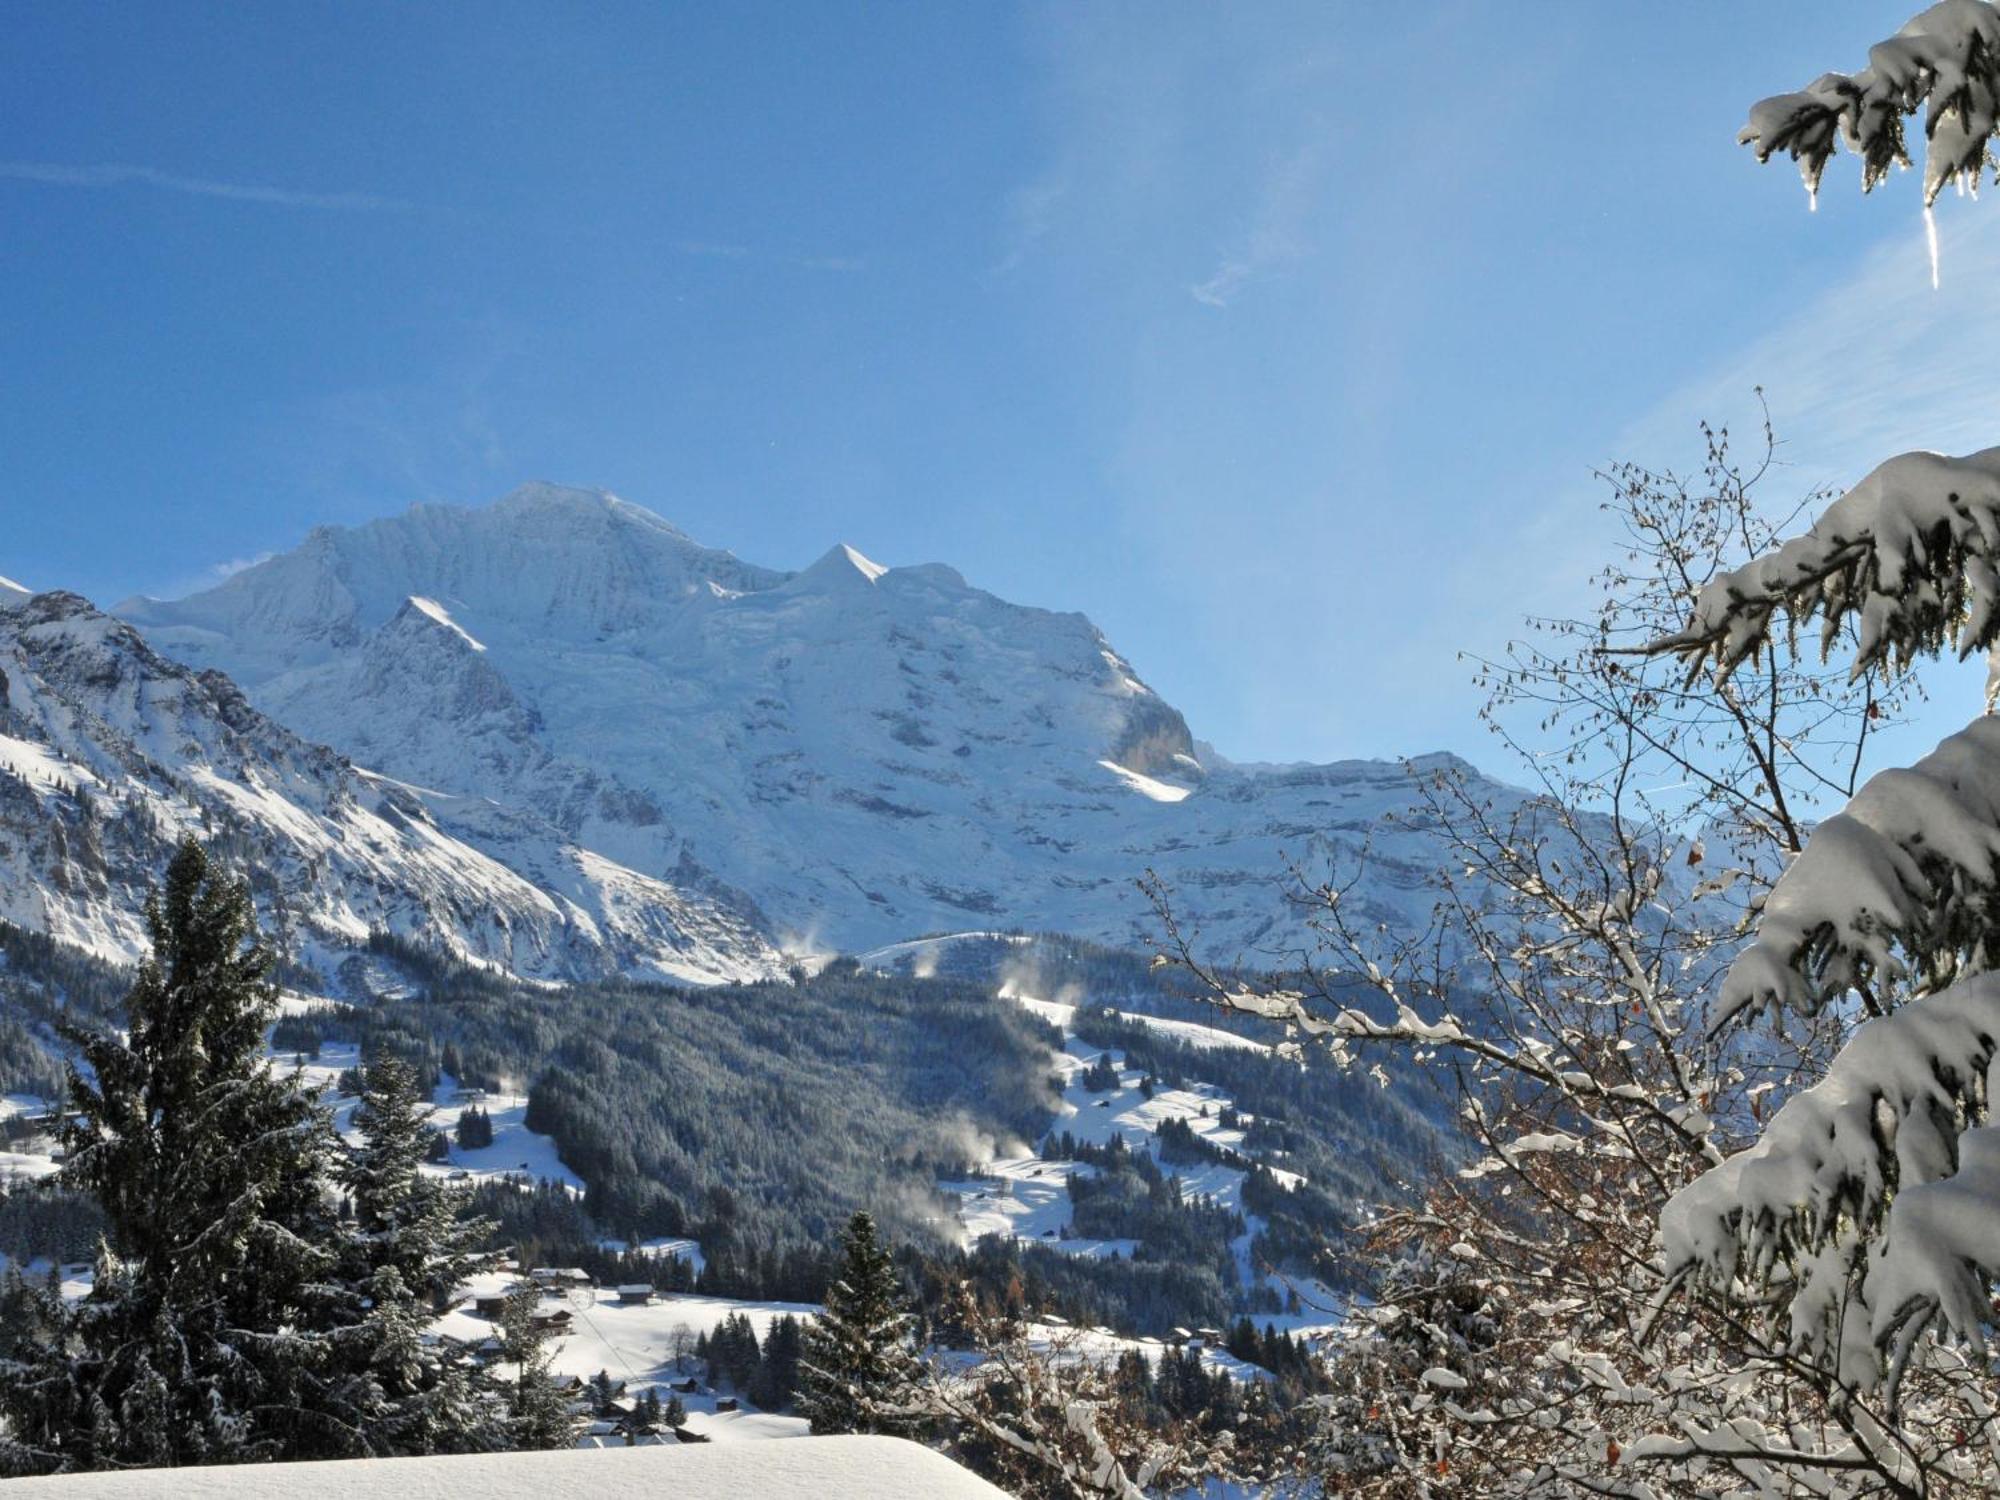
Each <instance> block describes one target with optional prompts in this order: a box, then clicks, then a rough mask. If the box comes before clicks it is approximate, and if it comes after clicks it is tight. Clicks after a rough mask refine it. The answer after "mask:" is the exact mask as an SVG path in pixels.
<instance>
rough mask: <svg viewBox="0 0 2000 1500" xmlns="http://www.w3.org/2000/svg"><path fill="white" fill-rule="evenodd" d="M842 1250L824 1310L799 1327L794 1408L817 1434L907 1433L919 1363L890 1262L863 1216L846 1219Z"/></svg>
mask: <svg viewBox="0 0 2000 1500" xmlns="http://www.w3.org/2000/svg"><path fill="white" fill-rule="evenodd" d="M842 1250H843V1253H842V1257H841V1262H840V1267H839V1272H838V1274H837V1275H836V1276H835V1278H834V1281H833V1284H832V1285H831V1286H830V1287H828V1288H827V1292H826V1311H825V1312H824V1313H822V1314H821V1315H820V1316H819V1317H818V1318H815V1319H814V1320H813V1321H812V1322H811V1323H810V1324H808V1325H807V1327H806V1329H805V1334H804V1340H803V1342H804V1348H803V1350H802V1352H801V1354H800V1357H799V1366H798V1369H799V1411H800V1413H801V1414H802V1415H804V1416H806V1417H809V1418H810V1419H811V1421H812V1430H813V1431H814V1432H816V1433H830V1432H887V1433H906V1432H908V1431H910V1430H911V1428H912V1427H913V1426H914V1425H915V1424H914V1421H913V1420H912V1419H911V1418H910V1417H909V1416H908V1415H906V1414H905V1410H906V1408H907V1407H908V1405H909V1399H908V1398H909V1395H910V1393H911V1390H912V1387H913V1386H914V1384H915V1382H916V1378H917V1362H916V1356H915V1354H914V1353H912V1351H911V1349H910V1333H909V1325H910V1319H909V1315H908V1314H907V1313H905V1312H904V1311H903V1306H902V1304H903V1289H902V1286H901V1285H900V1284H899V1283H898V1281H897V1280H896V1268H895V1265H894V1264H893V1263H892V1262H891V1261H890V1259H889V1252H888V1251H887V1250H885V1249H883V1248H882V1246H881V1244H880V1243H879V1242H878V1241H877V1239H876V1237H875V1221H874V1220H873V1219H872V1218H870V1217H869V1216H868V1215H867V1214H866V1213H857V1214H855V1215H854V1217H853V1218H851V1219H849V1220H848V1221H847V1233H846V1236H845V1239H844V1241H843V1246H842Z"/></svg>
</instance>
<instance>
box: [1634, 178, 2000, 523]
mask: <svg viewBox="0 0 2000 1500" xmlns="http://www.w3.org/2000/svg"><path fill="white" fill-rule="evenodd" d="M1870 206H1871V207H1873V206H1874V205H1872V204H1871V205H1870ZM1944 209H1953V210H1956V211H1954V212H1950V213H1946V212H1944V211H1943V210H1944ZM1989 212H1990V210H1986V209H1985V208H1984V205H1976V204H1970V203H1967V204H1962V205H1961V204H1955V203H1946V204H1945V205H1943V206H1942V207H1941V210H1940V213H1939V218H1940V220H1941V221H1942V222H1940V224H1939V229H1940V230H1941V232H1942V235H1941V238H1942V265H1943V281H1942V285H1941V287H1940V288H1939V289H1938V290H1936V291H1933V290H1932V289H1931V284H1930V270H1929V267H1928V264H1927V257H1926V251H1925V247H1924V234H1923V225H1922V221H1921V220H1920V219H1919V218H1918V217H1917V215H1916V214H1915V213H1914V212H1911V213H1910V214H1909V215H1908V223H1909V227H1908V230H1907V232H1905V233H1903V234H1899V235H1892V236H1891V237H1890V238H1888V239H1886V240H1884V241H1883V242H1882V243H1881V244H1879V245H1878V246H1876V248H1875V249H1874V250H1872V251H1870V252H1869V253H1868V254H1866V255H1865V256H1863V257H1861V258H1860V260H1859V261H1858V263H1857V264H1856V265H1855V266H1854V268H1853V269H1852V270H1851V271H1850V272H1849V273H1848V274H1846V275H1845V276H1843V277H1840V278H1839V279H1838V280H1836V281H1833V282H1832V283H1831V284H1828V285H1826V286H1825V287H1824V288H1823V289H1821V290H1819V291H1818V292H1817V293H1816V294H1813V295H1810V296H1807V297H1805V298H1802V299H1801V300H1800V301H1799V302H1798V303H1797V304H1796V305H1795V306H1794V307H1793V309H1792V310H1791V311H1790V313H1789V315H1787V316H1785V317H1783V318H1782V319H1781V320H1780V321H1779V322H1778V323H1777V326H1776V327H1775V328H1773V329H1772V331H1771V332H1769V333H1768V334H1766V335H1764V336H1762V337H1760V338H1758V339H1756V340H1755V341H1753V342H1752V343H1750V344H1749V345H1748V346H1746V347H1745V348H1743V349H1741V350H1739V351H1737V352H1736V353H1734V354H1731V355H1729V356H1728V357H1726V358H1724V359H1722V360H1720V361H1718V362H1717V364H1716V365H1715V366H1714V367H1713V368H1711V369H1710V370H1709V371H1707V372H1705V373H1704V374H1702V375H1701V376H1699V377H1697V378H1696V379H1693V380H1691V381H1689V382H1687V383H1686V384H1685V385H1684V386H1682V387H1681V388H1680V389H1679V390H1677V391H1675V392H1673V393H1672V394H1671V395H1669V396H1668V397H1667V398H1666V399H1665V400H1663V401H1661V402H1660V403H1659V404H1658V405H1657V406H1656V407H1655V408H1654V409H1653V410H1652V411H1650V412H1648V413H1647V414H1646V415H1645V416H1644V417H1642V418H1641V419H1640V420H1639V421H1638V422H1636V423H1635V424H1634V425H1633V427H1632V428H1631V429H1630V430H1629V431H1628V432H1626V433H1625V434H1623V435H1621V437H1620V439H1619V441H1618V442H1617V444H1616V445H1615V447H1614V451H1616V452H1620V453H1627V452H1629V453H1641V452H1646V451H1657V450H1658V449H1660V448H1662V447H1664V446H1667V440H1669V439H1671V440H1673V441H1672V446H1673V447H1675V448H1684V447H1685V446H1686V443H1687V440H1688V436H1689V434H1691V433H1692V432H1693V431H1694V424H1695V423H1696V421H1698V420H1701V419H1706V420H1709V421H1712V422H1723V421H1731V420H1732V419H1733V421H1734V425H1736V426H1737V427H1739V428H1746V427H1747V425H1748V422H1749V421H1750V420H1754V418H1755V417H1756V415H1757V411H1756V406H1755V399H1756V398H1755V396H1754V390H1755V388H1756V387H1759V386H1761V387H1763V389H1764V391H1765V393H1766V395H1767V398H1768V400H1769V402H1770V407H1771V415H1772V418H1773V422H1774V425H1775V426H1776V428H1777V431H1778V436H1779V438H1780V439H1781V440H1782V441H1783V443H1784V445H1785V446H1784V450H1783V456H1784V458H1785V459H1786V460H1787V461H1788V462H1789V463H1790V464H1791V465H1792V466H1793V467H1794V470H1795V477H1797V478H1799V479H1803V480H1805V481H1808V482H1810V483H1820V482H1825V483H1834V484H1839V485H1842V486H1845V485H1850V484H1852V483H1853V482H1854V481H1855V480H1857V479H1859V478H1860V477H1861V476H1862V475H1863V474H1865V473H1866V472H1867V471H1868V470H1869V469H1871V468H1873V467H1874V466H1875V465H1876V464H1878V463H1880V462H1881V461H1882V460H1883V459H1885V458H1888V457H1890V456H1892V455H1894V454H1896V453H1900V452H1904V451H1906V450H1908V449H1912V448H1933V449H1937V450H1940V451H1943V452H1948V453H1963V452H1966V451H1969V450H1971V449H1976V448H1983V447H1986V446H1988V445H1989V444H1992V443H1994V442H1996V441H2000V399H1996V397H1995V395H1994V390H1993V383H1992V381H1991V379H1990V378H1988V375H1987V373H1986V372H1987V369H1988V366H1989V362H1990V345H1991V341H1992V330H1993V327H1994V324H1995V322H1996V321H2000V241H1996V238H1995V236H1994V234H1993V228H1992V225H1991V224H1989V223H1986V222H1984V220H1985V219H1986V217H1987V214H1988V213H1989Z"/></svg>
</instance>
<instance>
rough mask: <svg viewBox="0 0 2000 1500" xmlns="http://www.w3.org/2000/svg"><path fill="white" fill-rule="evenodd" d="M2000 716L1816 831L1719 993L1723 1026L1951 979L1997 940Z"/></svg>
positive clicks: (1865, 792) (1861, 797)
mask: <svg viewBox="0 0 2000 1500" xmlns="http://www.w3.org/2000/svg"><path fill="white" fill-rule="evenodd" d="M1996 900H2000V718H1993V717H1990V716H1989V717H1983V718H1980V719H1977V720H1975V721H1974V722H1973V723H1971V724H1969V725H1968V726H1966V727H1965V728H1964V729H1962V730H1960V731H1959V732H1958V733H1957V734H1954V735H1952V736H1950V737H1949V738H1948V739H1946V740H1944V741H1943V742H1942V743H1941V744H1940V745H1939V746H1938V747H1937V749H1935V750H1933V751H1932V752H1931V753H1930V754H1929V755H1926V756H1925V757H1924V758H1923V759H1922V760H1920V761H1918V762H1917V763H1916V764H1915V765H1913V766H1909V767H1898V768H1895V769H1892V770H1887V771H1883V772H1880V773H1879V774H1877V775H1876V776H1874V777H1872V778H1870V780H1869V781H1868V783H1867V785H1865V786H1863V787H1862V789H1861V791H1860V792H1859V793H1858V794H1857V795H1856V796H1855V798H1854V800H1853V801H1852V802H1850V803H1848V804H1847V806H1846V807H1845V808H1843V809H1842V810H1841V811H1840V812H1839V813H1837V814H1836V815H1834V816H1833V817H1831V818H1828V819H1827V820H1826V821H1825V822H1823V823H1821V824H1820V825H1819V827H1818V828H1817V829H1816V830H1814V833H1813V836H1812V839H1811V841H1810V842H1809V843H1808V844H1807V845H1806V848H1805V851H1804V852H1803V853H1801V854H1800V855H1799V857H1798V858H1797V859H1796V860H1794V861H1793V862H1792V865H1791V867H1790V868H1789V869H1788V870H1786V871H1785V873H1784V874H1783V875H1782V876H1781V877H1779V879H1778V882H1777V884H1776V885H1775V886H1774V887H1773V888H1772V890H1771V893H1770V896H1769V897H1768V899H1767V900H1766V902H1765V906H1764V913H1763V921H1762V923H1761V924H1760V926H1759V927H1758V930H1757V937H1756V941H1755V942H1754V943H1753V944H1751V946H1750V947H1749V948H1747V949H1745V950H1744V952H1743V953H1742V954H1741V955H1740V956H1739V957H1738V958H1737V959H1736V961H1735V963H1734V964H1733V965H1732V966H1731V967H1730V970H1729V974H1728V977H1727V978H1726V979H1725V980H1724V982H1723V986H1722V996H1721V1005H1720V1017H1721V1019H1725V1020H1726V1019H1728V1018H1730V1017H1731V1016H1736V1015H1741V1014H1746V1013H1754V1012H1756V1011H1758V1010H1763V1009H1776V1008H1777V1007H1780V1006H1783V1007H1785V1008H1787V1009H1790V1010H1792V1011H1795V1012H1798V1013H1799V1014H1802V1015H1809V1014H1813V1013H1816V1012H1817V1011H1819V1010H1820V1009H1821V1008H1822V1007H1823V1006H1825V1005H1827V1004H1829V1003H1831V1002H1833V1001H1836V1000H1837V999H1839V998H1840V997H1841V996H1842V995H1843V994H1845V993H1847V992H1848V991H1850V990H1856V989H1862V990H1864V991H1865V992H1866V993H1868V994H1869V995H1870V996H1871V997H1874V996H1875V995H1877V994H1878V993H1879V992H1880V990H1881V989H1882V987H1884V986H1887V985H1890V984H1896V983H1901V982H1904V981H1914V982H1915V983H1916V984H1917V985H1918V986H1919V987H1921V988H1923V989H1927V990H1929V989H1937V988H1940V987H1942V986H1943V985H1945V984H1948V983H1950V982H1951V981H1952V980H1953V979H1954V978H1956V977H1957V976H1958V974H1959V973H1960V972H1962V971H1964V970H1965V969H1968V968H1970V969H1974V970H1979V969H1986V968H1989V967H1992V965H1993V960H1994V957H1995V954H1994V951H1993V945H1994V943H1995V940H1996V938H2000V931H1996V929H1995V927H1994V923H1993V909H1994V903H1995V901H1996Z"/></svg>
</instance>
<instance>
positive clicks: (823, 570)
mask: <svg viewBox="0 0 2000 1500" xmlns="http://www.w3.org/2000/svg"><path fill="white" fill-rule="evenodd" d="M888 571H889V570H888V569H887V568H885V567H883V566H882V564H880V563H878V562H876V561H874V560H873V559H872V558H869V557H865V556H863V555H862V554H861V553H860V552H859V551H857V550H856V549H855V548H853V547H850V546H848V544H847V543H845V542H838V543H836V544H835V545H834V546H832V547H831V548H829V549H828V550H827V552H826V554H825V555H824V556H822V557H821V558H820V560H819V561H818V562H816V563H814V564H813V565H812V566H811V567H810V568H807V569H806V570H805V571H804V572H803V573H800V574H799V575H798V579H797V580H796V581H799V582H810V583H817V584H823V585H825V584H846V585H850V586H851V585H853V584H856V583H865V584H869V585H873V584H874V582H875V580H876V579H878V578H880V577H881V576H882V575H883V574H884V573H886V572H888Z"/></svg>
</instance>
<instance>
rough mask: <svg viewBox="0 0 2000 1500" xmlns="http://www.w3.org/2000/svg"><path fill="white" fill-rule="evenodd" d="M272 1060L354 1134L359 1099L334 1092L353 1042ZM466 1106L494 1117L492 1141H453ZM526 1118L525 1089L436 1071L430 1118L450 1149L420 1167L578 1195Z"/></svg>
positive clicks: (356, 1062)
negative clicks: (478, 1084)
mask: <svg viewBox="0 0 2000 1500" xmlns="http://www.w3.org/2000/svg"><path fill="white" fill-rule="evenodd" d="M273 1060H274V1062H275V1063H276V1065H277V1066H278V1067H280V1068H282V1069H288V1070H290V1071H291V1072H293V1073H295V1074H296V1075H297V1076H298V1077H299V1078H300V1080H301V1081H302V1082H303V1083H304V1084H305V1085H306V1086H307V1087H308V1088H311V1089H313V1090H315V1091H316V1092H318V1093H319V1094H320V1096H321V1097H322V1098H324V1099H326V1100H327V1101H328V1102H329V1103H331V1105H332V1106H333V1120H334V1124H335V1126H336V1127H337V1128H338V1129H339V1130H340V1132H341V1134H342V1135H344V1136H346V1137H347V1138H348V1139H349V1140H358V1139H359V1136H358V1135H357V1134H356V1133H355V1131H354V1126H353V1118H354V1111H355V1109H356V1107H357V1106H358V1105H359V1104H360V1102H361V1101H360V1100H359V1099H356V1098H353V1097H345V1098H343V1097H339V1096H338V1095H336V1093H335V1092H334V1091H335V1089H336V1088H337V1087H338V1084H339V1079H340V1075H341V1074H343V1073H345V1072H348V1071H349V1070H350V1069H354V1068H358V1067H360V1066H361V1049H360V1047H359V1046H357V1045H355V1044H354V1043H352V1042H327V1043H325V1044H323V1045H322V1046H321V1047H320V1049H319V1051H318V1052H316V1053H314V1054H312V1055H311V1056H304V1055H302V1054H293V1053H284V1054H279V1055H278V1056H277V1057H275V1058H274V1059H273ZM469 1105H477V1106H478V1107H479V1108H480V1109H481V1110H483V1111H484V1112H485V1113H486V1116H487V1118H488V1119H490V1120H491V1121H492V1122H493V1144H492V1145H490V1146H481V1147H478V1148H476V1149H474V1150H470V1151H468V1150H466V1149H465V1148H464V1147H463V1146H460V1145H459V1144H458V1141H457V1139H456V1137H455V1134H454V1130H455V1127H456V1126H457V1124H458V1116H459V1112H460V1111H461V1110H463V1109H465V1108H466V1107H467V1106H469ZM527 1120H528V1096H527V1095H526V1094H516V1093H510V1092H507V1091H505V1090H499V1091H495V1092H490V1093H489V1092H487V1091H486V1090H484V1089H468V1088H462V1087H460V1085H459V1082H458V1080H457V1079H455V1078H453V1077H452V1076H451V1075H450V1074H449V1073H445V1074H441V1075H440V1076H439V1078H438V1086H437V1092H436V1093H434V1094H433V1095H432V1096H431V1111H430V1116H429V1123H430V1125H431V1126H432V1127H433V1128H434V1129H437V1130H440V1131H443V1132H444V1137H445V1140H446V1141H447V1142H449V1144H450V1154H449V1156H448V1157H447V1158H446V1160H444V1161H443V1162H425V1163H424V1164H423V1170H424V1171H425V1173H426V1174H428V1175H430V1176H433V1177H445V1178H449V1179H451V1180H452V1181H454V1182H461V1183H468V1184H470V1183H477V1182H488V1181H499V1182H513V1183H517V1184H519V1185H520V1186H522V1187H524V1188H527V1187H533V1186H534V1185H535V1184H536V1183H537V1182H554V1183H559V1184H561V1185H562V1186H563V1187H565V1188H567V1189H569V1191H570V1192H572V1193H577V1194H579V1195H580V1194H581V1193H582V1192H583V1179H582V1178H581V1177H579V1176H577V1175H576V1173H575V1172H573V1171H571V1170H570V1169H569V1167H568V1166H567V1165H566V1164H565V1163H564V1161H563V1159H562V1158H561V1157H560V1156H558V1155H557V1154H556V1143H555V1142H554V1141H552V1140H550V1139H549V1138H548V1137H547V1136H545V1135H537V1134H535V1132H534V1131H532V1130H530V1129H528V1124H527Z"/></svg>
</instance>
